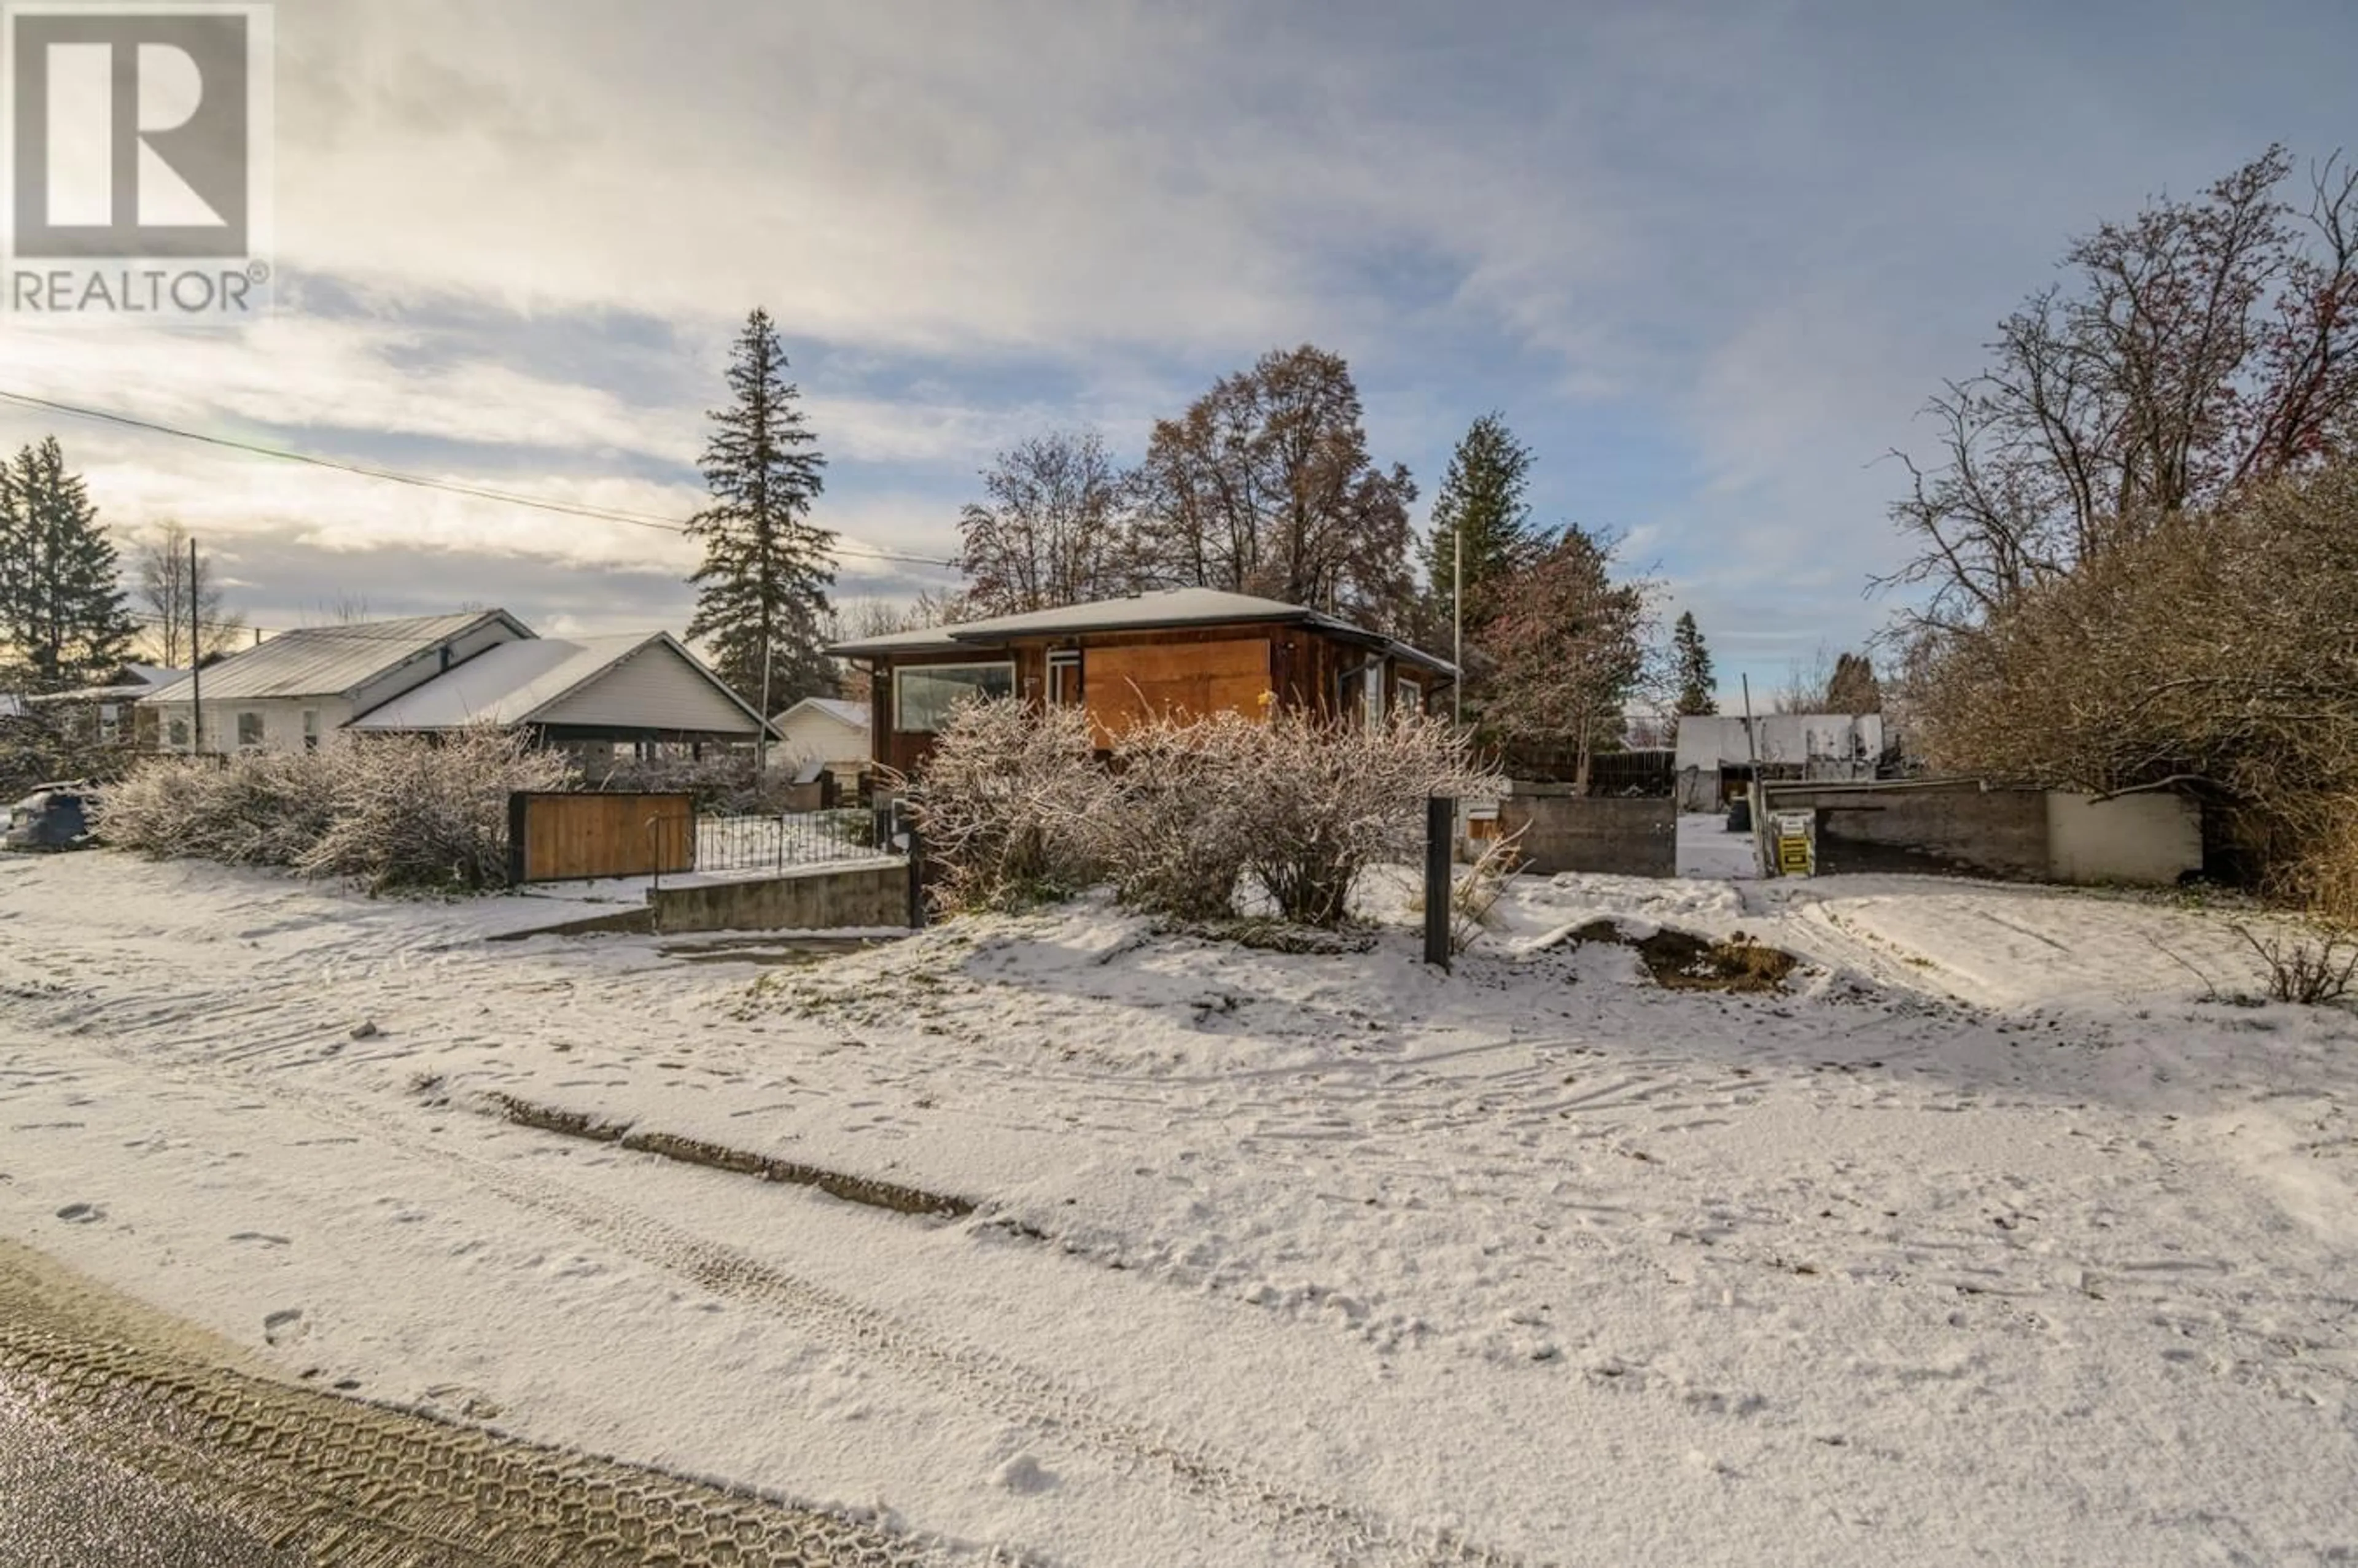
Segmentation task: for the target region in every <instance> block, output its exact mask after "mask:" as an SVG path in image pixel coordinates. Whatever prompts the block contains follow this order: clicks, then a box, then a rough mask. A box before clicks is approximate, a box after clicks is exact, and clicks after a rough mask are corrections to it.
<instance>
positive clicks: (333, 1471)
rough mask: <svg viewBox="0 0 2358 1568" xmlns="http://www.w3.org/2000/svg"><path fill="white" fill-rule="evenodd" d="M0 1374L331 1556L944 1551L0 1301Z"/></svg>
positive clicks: (696, 1560)
mask: <svg viewBox="0 0 2358 1568" xmlns="http://www.w3.org/2000/svg"><path fill="white" fill-rule="evenodd" d="M0 1284H5V1276H0ZM0 1295H5V1292H0ZM9 1304H13V1303H5V1302H4V1301H0V1306H5V1305H9ZM0 1385H5V1387H6V1388H7V1389H8V1390H10V1391H11V1392H12V1393H13V1394H14V1395H15V1396H16V1400H19V1401H21V1402H22V1403H23V1404H24V1405H25V1406H26V1407H27V1409H28V1411H29V1412H30V1413H31V1414H32V1416H34V1417H35V1418H36V1419H38V1420H41V1421H43V1422H47V1423H49V1425H50V1426H51V1427H52V1428H53V1429H54V1430H56V1431H57V1432H59V1433H62V1434H63V1435H64V1436H65V1438H66V1439H67V1440H68V1441H69V1442H70V1443H71V1444H74V1445H75V1446H76V1447H77V1448H78V1449H79V1450H80V1451H81V1452H83V1453H86V1454H91V1455H92V1456H93V1458H96V1459H101V1460H103V1461H106V1462H109V1463H113V1464H115V1465H122V1466H123V1467H124V1468H126V1469H130V1470H134V1471H136V1472H138V1473H140V1474H143V1475H146V1476H153V1477H155V1478H156V1479H157V1480H158V1481H159V1482H162V1483H164V1484H166V1485H168V1486H173V1487H179V1488H181V1489H182V1490H184V1491H185V1492H186V1493H188V1494H189V1495H190V1496H191V1497H192V1498H196V1499H199V1500H200V1501H201V1502H202V1503H203V1504H204V1506H205V1507H206V1508H208V1509H211V1510H213V1511H215V1512H218V1513H220V1514H222V1515H223V1516H226V1517H227V1518H230V1519H234V1520H236V1521H237V1522H238V1523H239V1524H240V1525H242V1526H243V1527H244V1528H246V1529H248V1530H251V1531H253V1533H254V1534H255V1535H256V1536H257V1537H259V1538H261V1539H263V1540H265V1541H268V1542H269V1543H270V1546H271V1548H272V1549H273V1551H274V1552H287V1553H290V1554H292V1556H293V1560H295V1561H308V1562H315V1563H336V1564H339V1565H340V1568H394V1565H396V1564H398V1565H401V1568H559V1565H574V1564H580V1565H583V1568H596V1565H600V1564H607V1563H612V1564H617V1565H621V1564H633V1565H639V1564H663V1565H667V1568H691V1565H698V1564H724V1563H725V1564H730V1565H731V1568H904V1565H905V1568H933V1565H935V1564H947V1563H951V1562H953V1561H956V1560H955V1559H953V1558H951V1557H950V1556H948V1555H947V1554H946V1553H945V1552H941V1551H940V1550H939V1549H937V1548H935V1547H932V1546H930V1545H928V1544H926V1543H924V1542H921V1541H915V1540H913V1539H910V1538H907V1537H903V1536H899V1535H896V1534H894V1533H892V1532H891V1531H888V1530H883V1529H881V1528H879V1527H877V1526H875V1525H872V1524H869V1523H866V1522H864V1521H861V1520H858V1519H847V1518H843V1517H839V1516H837V1515H833V1514H828V1513H825V1512H821V1511H818V1510H817V1509H805V1508H798V1507H795V1506H794V1505H791V1504H787V1503H784V1502H779V1501H775V1500H773V1499H770V1498H762V1497H757V1496H754V1495H752V1494H749V1493H741V1492H730V1491H724V1490H721V1489H719V1488H718V1487H708V1486H705V1485H702V1484H700V1483H697V1482H692V1481H687V1480H684V1479H681V1478H679V1477H676V1476H666V1475H664V1474H662V1473H660V1472H657V1471H651V1470H645V1469H640V1468H636V1467H633V1466H630V1465H622V1464H618V1463H615V1462H613V1461H610V1460H604V1459H598V1458H593V1457H590V1456H587V1455H582V1454H570V1453H567V1452H565V1451H563V1450H559V1449H552V1448H545V1447H540V1446H537V1445H535V1444H527V1443H523V1442H519V1441H517V1440H514V1439H512V1438H504V1437H500V1436H497V1435H494V1434H492V1433H487V1432H481V1431H478V1430H476V1429H474V1428H471V1427H463V1426H458V1425H454V1424H451V1423H449V1422H443V1421H439V1420H437V1419H434V1418H432V1417H428V1416H423V1415H417V1414H413V1413H410V1412H407V1411H397V1410H394V1409H391V1408H388V1407H385V1406H382V1405H373V1404H366V1403H362V1402H361V1401H358V1400H344V1399H340V1398H337V1397H335V1396H333V1395H330V1394H324V1393H313V1392H310V1391H309V1390H302V1389H297V1388H292V1387H289V1386H287V1385H283V1384H277V1383H273V1382H269V1381H266V1380H264V1379H258V1378H254V1377H249V1376H247V1375H245V1374H243V1373H239V1372H234V1371H231V1370H228V1369H226V1368H219V1367H212V1366H208V1365H206V1364H204V1363H202V1362H200V1361H195V1360H189V1359H185V1358H182V1357H177V1356H174V1355H171V1354H168V1353H165V1352H158V1351H153V1350H146V1349H142V1348H137V1347H134V1346H124V1345H119V1344H112V1343H94V1342H88V1341H83V1340H81V1339H78V1338H73V1337H69V1336H64V1335H61V1334H59V1333H57V1332H54V1331H53V1330H52V1329H50V1328H48V1327H43V1326H38V1325H36V1324H33V1323H27V1322H23V1321H18V1320H17V1319H16V1314H14V1313H12V1312H0ZM993 1561H1006V1560H1005V1559H1001V1558H996V1557H994V1559H993Z"/></svg>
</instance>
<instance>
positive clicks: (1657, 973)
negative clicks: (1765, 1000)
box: [1572, 920, 1801, 991]
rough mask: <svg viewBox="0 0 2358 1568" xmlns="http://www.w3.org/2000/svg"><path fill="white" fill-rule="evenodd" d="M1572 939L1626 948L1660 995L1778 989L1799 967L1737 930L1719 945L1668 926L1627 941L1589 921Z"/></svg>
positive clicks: (1614, 929)
mask: <svg viewBox="0 0 2358 1568" xmlns="http://www.w3.org/2000/svg"><path fill="white" fill-rule="evenodd" d="M1572 939H1573V940H1574V941H1575V942H1611V943H1615V944H1617V945H1618V946H1624V947H1628V948H1630V949H1631V950H1633V951H1634V952H1636V953H1637V955H1638V958H1639V962H1641V963H1643V964H1644V965H1645V966H1646V972H1647V973H1648V974H1650V975H1651V976H1653V977H1654V983H1655V984H1656V985H1659V986H1660V987H1661V988H1662V989H1665V990H1677V991H1777V990H1782V989H1784V987H1785V979H1786V977H1788V976H1789V975H1790V974H1791V973H1792V972H1793V970H1794V969H1795V968H1798V967H1799V966H1800V964H1801V960H1800V959H1798V958H1796V957H1793V955H1792V954H1790V953H1788V952H1786V951H1784V950H1783V949H1782V948H1779V947H1771V946H1767V945H1766V944H1764V943H1759V942H1755V941H1753V940H1751V939H1750V938H1749V937H1747V936H1746V935H1744V933H1742V932H1741V931H1738V932H1736V933H1735V934H1734V935H1732V936H1730V937H1729V938H1728V939H1727V940H1726V941H1724V942H1722V941H1716V940H1714V939H1713V938H1711V937H1708V936H1698V935H1695V934H1694V933H1693V932H1692V931H1675V930H1672V929H1671V927H1669V926H1663V927H1662V928H1661V929H1660V930H1658V931H1656V932H1655V933H1654V934H1653V935H1650V936H1632V935H1629V934H1628V932H1626V931H1624V930H1622V929H1621V927H1620V926H1619V925H1617V924H1615V923H1614V922H1612V921H1610V920H1592V921H1590V922H1589V923H1588V924H1587V925H1584V926H1582V927H1580V929H1578V930H1577V931H1574V933H1573V934H1572Z"/></svg>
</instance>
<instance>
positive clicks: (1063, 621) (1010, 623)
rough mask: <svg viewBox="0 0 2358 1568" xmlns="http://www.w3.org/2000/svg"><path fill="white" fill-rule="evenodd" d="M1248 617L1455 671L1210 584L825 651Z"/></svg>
mask: <svg viewBox="0 0 2358 1568" xmlns="http://www.w3.org/2000/svg"><path fill="white" fill-rule="evenodd" d="M1248 622H1263V623H1266V624H1269V625H1273V626H1274V625H1291V626H1313V627H1316V628H1317V629H1318V630H1320V631H1322V632H1326V633H1332V634H1334V635H1336V636H1337V637H1342V638H1345V639H1347V640H1349V641H1352V642H1357V643H1366V644H1368V645H1369V646H1373V647H1381V648H1383V649H1385V650H1386V651H1388V652H1390V653H1393V654H1398V655H1399V656H1400V657H1401V658H1404V659H1407V660H1409V661H1411V662H1412V663H1414V664H1419V665H1424V666H1425V667H1426V668H1428V669H1433V670H1437V671H1439V672H1441V673H1443V674H1444V675H1455V673H1456V669H1455V666H1454V665H1451V664H1450V663H1449V661H1448V660H1446V659H1438V658H1435V657H1433V655H1432V654H1427V653H1424V652H1423V651H1422V650H1421V649H1418V648H1414V647H1412V646H1410V645H1409V644H1408V643H1402V642H1401V641H1399V640H1398V639H1396V638H1391V637H1387V636H1384V635H1383V634H1381V633H1376V632H1369V631H1367V630H1365V629H1364V628H1361V627H1357V626H1354V625H1352V624H1351V623H1350V622H1347V621H1341V620H1337V619H1336V617H1334V616H1332V615H1327V614H1325V613H1323V612H1322V611H1315V610H1312V609H1310V608H1308V607H1307V606H1304V605H1300V604H1287V603H1284V602H1282V600H1274V599H1262V598H1260V597H1259V596H1257V595H1254V594H1249V593H1229V592H1227V591H1225V590H1223V589H1215V588H1177V589H1165V590H1163V591H1161V592H1155V593H1134V594H1130V596H1128V597H1127V598H1123V599H1101V600H1096V601H1094V602H1092V603H1088V604H1067V605H1063V606H1060V607H1058V608H1056V609H1055V610H1039V611H1031V612H1030V613H1027V614H1022V615H996V616H992V617H990V619H988V620H984V621H962V622H958V623H957V624H956V625H954V626H929V627H925V628H923V629H922V630H919V631H915V632H899V633H892V635H890V636H884V637H865V638H861V639H860V640H859V641H857V642H851V643H838V644H836V645H835V646H834V647H831V648H829V649H827V652H828V653H829V654H834V655H835V656H836V657H837V658H844V659H862V658H875V657H879V656H882V655H885V654H914V653H927V652H935V651H949V650H955V649H957V648H966V647H992V646H997V645H1000V644H1002V643H1011V642H1015V641H1017V640H1019V639H1022V638H1025V637H1058V636H1078V635H1080V634H1082V633H1089V632H1152V631H1159V630H1162V629H1163V628H1166V627H1168V628H1174V629H1175V628H1180V627H1190V626H1224V625H1236V624H1242V623H1248Z"/></svg>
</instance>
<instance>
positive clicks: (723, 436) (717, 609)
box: [687, 309, 836, 714]
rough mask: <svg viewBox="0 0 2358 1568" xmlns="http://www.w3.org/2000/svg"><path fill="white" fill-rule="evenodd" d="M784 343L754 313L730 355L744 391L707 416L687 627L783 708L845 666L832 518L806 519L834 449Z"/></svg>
mask: <svg viewBox="0 0 2358 1568" xmlns="http://www.w3.org/2000/svg"><path fill="white" fill-rule="evenodd" d="M785 371H786V354H785V350H784V348H783V347H782V346H781V345H780V344H779V342H778V334H777V330H776V329H775V328H774V327H773V326H772V325H771V323H770V316H769V312H767V311H765V310H758V309H757V310H755V311H754V312H753V313H752V315H750V316H748V317H747V318H746V319H745V330H743V331H742V332H741V333H739V334H738V336H737V342H736V345H735V347H734V348H733V349H732V350H731V351H730V362H729V390H730V394H731V395H733V397H734V399H735V401H734V402H733V403H732V404H731V405H730V406H729V407H727V408H719V409H715V410H713V411H712V412H711V413H710V414H709V415H708V416H707V417H708V418H709V419H710V420H711V421H712V434H711V437H710V438H709V439H708V440H707V441H706V442H705V447H704V461H703V468H704V482H705V485H706V488H708V490H709V491H710V492H712V504H711V505H710V506H708V507H706V508H705V509H704V510H703V511H701V512H699V513H698V514H696V515H695V516H694V517H692V518H690V519H689V520H688V524H687V532H688V534H689V535H690V536H691V537H693V538H696V539H699V540H701V541H702V542H703V545H704V564H703V565H702V566H700V567H698V568H697V569H696V572H695V574H694V575H693V576H691V577H690V578H689V579H688V580H689V581H690V582H692V583H694V584H696V587H697V594H696V618H695V619H694V620H692V621H690V622H688V625H687V634H688V636H689V637H690V638H692V639H696V640H698V641H701V642H703V643H705V645H706V646H707V647H708V648H709V649H710V650H711V654H712V663H713V667H714V668H715V669H716V670H717V671H719V675H720V677H721V679H723V680H725V681H727V682H728V683H729V684H730V686H731V687H734V688H736V690H737V693H738V695H740V696H741V697H745V698H746V699H747V700H748V701H751V702H753V703H755V704H757V705H758V706H759V707H761V708H762V710H763V713H764V714H774V713H776V712H778V711H779V710H780V709H781V708H784V707H786V706H787V705H788V704H790V703H793V702H796V701H799V700H800V699H802V698H803V697H823V696H832V695H833V694H834V692H835V690H836V673H835V668H834V665H832V663H831V662H830V661H829V660H828V659H827V656H826V655H825V654H822V653H821V652H820V651H819V650H820V648H821V646H822V644H823V641H824V637H825V628H826V626H827V586H828V585H829V584H831V583H832V582H834V581H835V568H834V567H833V566H832V565H831V564H830V562H829V560H828V553H829V552H830V550H832V548H833V547H834V544H835V533H834V531H833V530H832V529H827V528H820V527H816V526H814V525H813V524H811V523H810V522H809V521H808V514H809V512H810V507H811V503H812V502H813V501H814V500H816V499H817V496H818V493H819V491H820V489H821V482H820V479H819V470H822V469H824V468H825V467H826V466H827V460H826V459H825V458H823V457H821V456H820V455H819V453H818V450H817V445H816V442H817V438H816V437H814V436H813V435H812V434H811V432H810V430H809V429H808V427H806V426H805V424H804V423H803V413H802V409H801V408H800V406H798V399H799V398H800V397H801V395H802V394H801V392H800V391H799V390H798V389H797V388H796V387H795V386H794V385H793V384H791V383H790V382H788V381H787V380H786V379H785Z"/></svg>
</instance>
